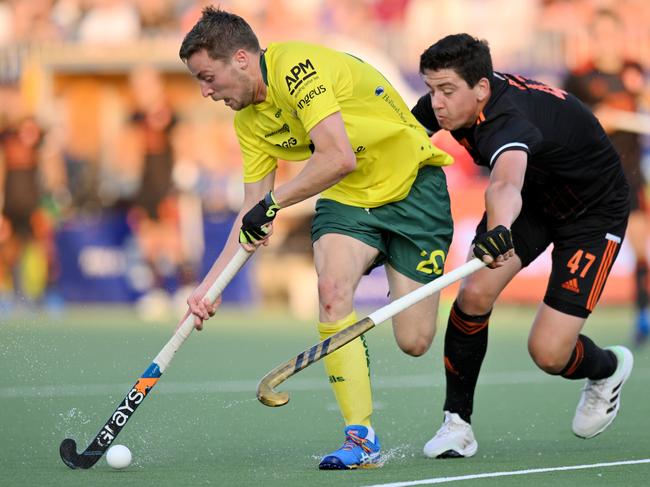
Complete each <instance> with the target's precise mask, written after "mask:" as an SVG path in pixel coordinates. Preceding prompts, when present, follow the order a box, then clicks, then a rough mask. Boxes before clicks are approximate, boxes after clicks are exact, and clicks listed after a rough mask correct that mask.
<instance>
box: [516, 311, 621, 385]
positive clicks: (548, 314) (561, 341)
mask: <svg viewBox="0 0 650 487" xmlns="http://www.w3.org/2000/svg"><path fill="white" fill-rule="evenodd" d="M585 321H586V319H585V318H581V317H578V316H572V315H570V314H567V313H563V312H562V311H558V310H556V309H553V308H551V307H550V306H548V305H546V304H543V303H542V305H541V306H540V308H539V310H538V311H537V315H536V316H535V321H534V322H533V327H532V328H531V330H530V335H529V337H528V352H529V353H530V356H531V357H532V359H533V361H534V362H535V364H536V365H537V366H538V367H539V368H540V369H542V370H543V371H545V372H547V373H549V374H553V375H562V376H563V377H566V378H567V379H584V378H590V379H594V380H598V379H602V378H604V377H607V376H609V375H611V374H612V373H613V372H614V369H615V368H616V360H615V358H614V356H613V354H612V353H611V352H608V351H606V350H603V349H602V348H599V347H598V346H597V345H596V344H594V342H592V341H591V340H590V339H589V338H588V337H586V336H584V335H581V334H580V331H581V330H582V327H583V326H584V324H585Z"/></svg>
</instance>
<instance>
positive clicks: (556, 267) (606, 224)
mask: <svg viewBox="0 0 650 487" xmlns="http://www.w3.org/2000/svg"><path fill="white" fill-rule="evenodd" d="M606 200H607V201H606V202H601V203H599V204H598V205H597V206H595V207H593V208H590V209H589V210H588V211H587V212H586V213H585V214H583V215H581V216H580V217H578V218H577V219H576V220H575V221H572V222H569V223H566V222H563V223H561V224H560V223H557V222H554V221H553V220H551V219H549V217H548V216H546V215H544V214H543V213H542V212H541V211H539V209H538V208H537V207H536V206H535V205H534V203H532V204H526V202H524V205H523V208H522V210H521V213H520V214H519V216H518V217H517V219H516V220H515V221H514V223H513V224H512V228H511V230H512V239H513V243H514V246H515V252H516V254H517V256H518V257H519V258H520V259H521V262H522V265H523V266H524V267H526V266H528V265H529V264H530V263H531V262H532V261H533V260H535V259H536V258H537V257H538V256H539V255H540V254H542V253H543V252H544V250H545V249H546V248H547V247H548V246H549V245H550V244H553V252H552V254H551V259H552V267H551V275H550V277H549V280H548V287H547V288H546V294H545V295H544V303H545V304H547V305H548V306H550V307H551V308H553V309H556V310H558V311H561V312H563V313H567V314H570V315H572V316H579V317H581V318H586V317H587V316H589V314H590V313H591V311H592V310H593V309H594V307H595V306H596V303H597V302H598V299H600V295H601V294H602V292H603V289H604V287H605V282H607V278H608V276H609V273H610V271H611V269H612V265H613V264H614V261H615V260H616V256H617V255H618V252H619V250H620V248H621V243H622V241H623V236H624V235H625V229H626V227H627V219H628V215H629V212H630V202H629V192H628V187H627V185H625V186H623V187H622V188H621V189H620V190H619V191H618V193H616V194H612V195H611V196H608V197H607V198H606ZM476 231H477V233H482V232H485V231H486V217H485V214H484V215H483V219H482V220H481V222H480V223H479V225H478V226H477V228H476Z"/></svg>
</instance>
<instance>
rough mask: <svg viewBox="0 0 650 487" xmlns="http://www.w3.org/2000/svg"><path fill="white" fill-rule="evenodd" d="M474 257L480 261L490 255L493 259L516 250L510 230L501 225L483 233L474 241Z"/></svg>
mask: <svg viewBox="0 0 650 487" xmlns="http://www.w3.org/2000/svg"><path fill="white" fill-rule="evenodd" d="M472 243H473V244H474V248H473V249H472V250H473V252H474V255H475V256H476V257H478V258H479V259H482V258H483V257H484V256H486V255H489V256H490V257H492V258H493V259H496V258H497V257H498V256H500V255H503V254H505V253H507V252H508V251H509V250H512V249H514V246H513V245H512V234H511V233H510V229H509V228H506V227H504V226H503V225H499V226H497V227H494V228H493V229H492V230H490V231H489V232H485V233H482V234H480V235H477V236H476V237H474V240H472Z"/></svg>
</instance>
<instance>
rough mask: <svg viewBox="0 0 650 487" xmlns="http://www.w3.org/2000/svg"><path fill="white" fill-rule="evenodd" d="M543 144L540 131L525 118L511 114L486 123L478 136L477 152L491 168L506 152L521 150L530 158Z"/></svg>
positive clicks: (480, 128) (482, 125)
mask: <svg viewBox="0 0 650 487" xmlns="http://www.w3.org/2000/svg"><path fill="white" fill-rule="evenodd" d="M541 142H542V134H541V132H540V131H539V129H537V128H536V127H535V126H533V125H532V124H531V123H530V122H529V121H528V120H526V119H524V118H523V117H516V116H513V115H509V114H502V115H500V116H497V117H495V118H494V119H491V120H486V121H484V122H483V123H482V124H481V126H480V127H479V130H478V131H477V134H476V147H477V150H478V152H479V154H480V155H481V159H482V160H483V161H486V162H487V163H488V166H489V167H490V168H492V166H493V165H494V163H495V162H496V160H497V159H498V157H499V156H500V155H501V154H503V153H504V152H506V151H511V150H520V151H524V152H526V153H527V154H528V155H529V156H530V155H531V154H533V153H534V150H535V148H536V147H538V146H539V144H541Z"/></svg>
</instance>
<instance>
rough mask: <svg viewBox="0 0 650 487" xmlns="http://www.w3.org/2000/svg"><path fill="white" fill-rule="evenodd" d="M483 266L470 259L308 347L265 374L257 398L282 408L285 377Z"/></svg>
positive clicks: (286, 398) (285, 397)
mask: <svg viewBox="0 0 650 487" xmlns="http://www.w3.org/2000/svg"><path fill="white" fill-rule="evenodd" d="M484 266H485V264H484V263H483V262H482V261H481V260H479V259H476V258H474V259H472V260H470V261H469V262H466V263H465V264H463V265H461V266H460V267H457V268H456V269H454V270H452V271H450V272H448V273H447V274H444V275H443V276H441V277H439V278H438V279H436V280H435V281H432V282H430V283H428V284H425V285H424V286H422V287H420V288H418V289H416V290H415V291H411V292H410V293H408V294H405V295H404V296H402V297H401V298H399V299H396V300H395V301H393V302H392V303H390V304H387V305H386V306H384V307H383V308H380V309H378V310H377V311H375V312H373V313H371V314H369V315H368V316H367V317H365V318H363V319H362V320H359V321H357V322H356V323H354V324H352V325H350V326H349V327H348V328H345V329H344V330H341V331H339V332H338V333H335V334H334V335H332V336H331V337H329V338H327V339H325V340H323V341H322V342H320V343H317V344H316V345H314V346H313V347H311V348H308V349H307V350H305V351H304V352H302V353H300V354H298V355H297V356H295V357H294V358H292V359H290V360H288V361H286V362H284V363H283V364H281V365H279V366H277V367H276V368H275V369H273V370H272V371H270V372H269V373H268V374H266V375H265V376H264V377H263V378H262V380H261V381H260V383H259V384H258V386H257V399H258V400H259V401H260V402H261V403H262V404H265V405H266V406H270V407H276V406H284V405H285V404H286V403H288V402H289V394H288V393H286V392H277V391H275V390H274V389H275V387H277V386H278V385H279V384H281V383H283V382H284V381H285V380H287V379H288V378H289V377H291V376H292V375H294V374H297V373H298V372H300V371H301V370H302V369H304V368H306V367H308V366H309V365H311V364H313V363H314V362H317V361H318V360H320V359H322V358H323V357H325V356H327V355H329V354H330V353H332V352H335V351H336V350H338V349H339V348H341V347H342V346H343V345H346V344H347V343H349V342H351V341H352V340H354V339H355V338H357V337H360V336H361V335H363V334H364V333H366V332H367V331H369V330H371V329H372V328H374V327H375V325H378V324H380V323H383V322H384V321H386V320H388V319H389V318H392V317H393V316H395V315H396V314H397V313H399V312H401V311H404V310H405V309H406V308H408V307H410V306H412V305H414V304H415V303H417V302H419V301H421V300H423V299H424V298H426V297H428V296H431V295H432V294H435V293H437V292H438V291H441V290H442V289H444V288H446V287H447V286H449V285H450V284H453V283H454V282H456V281H459V280H460V279H462V278H464V277H466V276H469V275H470V274H472V273H473V272H476V271H477V270H479V269H481V268H483V267H484Z"/></svg>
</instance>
